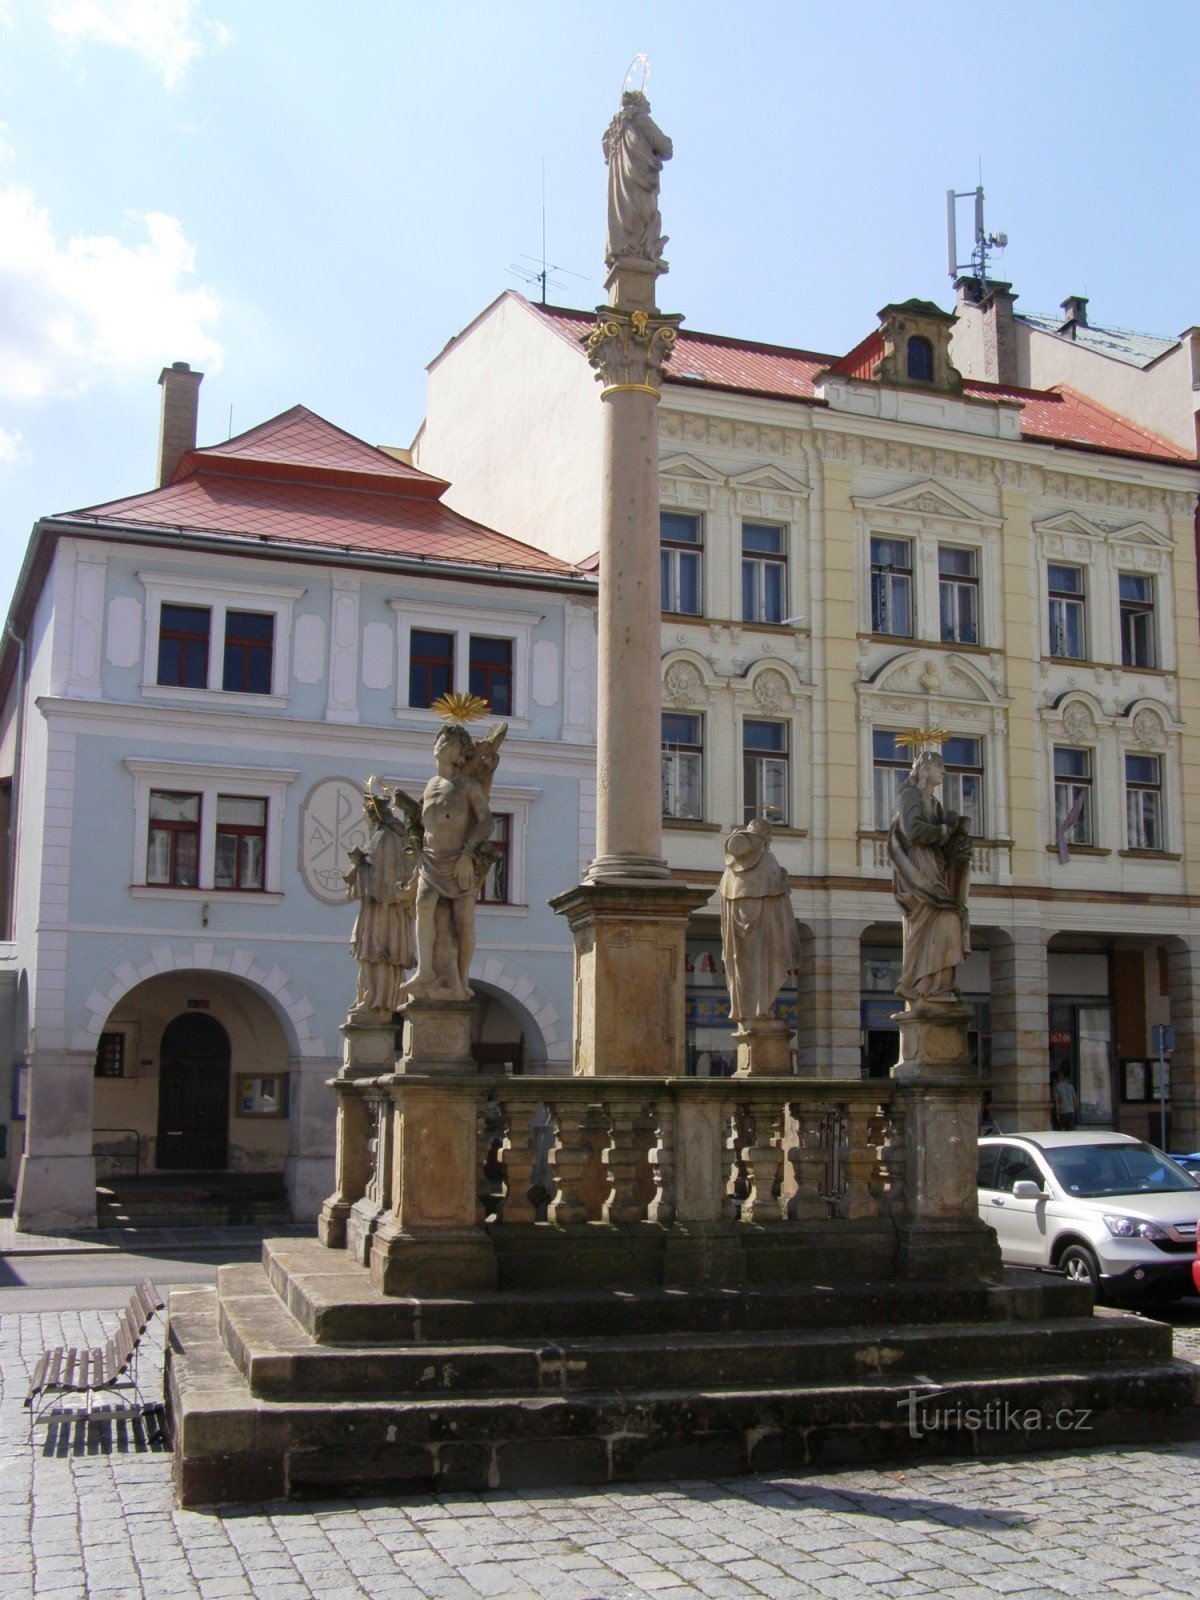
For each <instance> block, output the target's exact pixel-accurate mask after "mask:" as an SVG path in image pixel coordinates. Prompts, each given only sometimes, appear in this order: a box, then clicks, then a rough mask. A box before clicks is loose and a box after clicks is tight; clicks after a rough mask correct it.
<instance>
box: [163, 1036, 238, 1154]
mask: <svg viewBox="0 0 1200 1600" xmlns="http://www.w3.org/2000/svg"><path fill="white" fill-rule="evenodd" d="M158 1061H159V1067H158V1161H157V1165H158V1167H159V1168H160V1169H165V1170H170V1171H175V1170H179V1169H185V1170H186V1169H193V1170H195V1169H199V1170H202V1171H205V1172H212V1171H219V1170H221V1169H222V1168H223V1167H224V1166H225V1164H226V1161H227V1160H228V1156H229V1035H228V1034H227V1033H226V1032H225V1029H224V1028H223V1027H222V1026H221V1024H220V1023H219V1022H217V1021H215V1020H214V1019H213V1018H212V1017H206V1016H205V1015H204V1014H203V1013H202V1012H195V1011H189V1012H187V1013H185V1015H183V1016H182V1017H176V1018H175V1020H174V1022H169V1023H168V1024H167V1026H166V1028H165V1029H164V1030H163V1036H162V1046H161V1048H160V1049H159V1054H158Z"/></svg>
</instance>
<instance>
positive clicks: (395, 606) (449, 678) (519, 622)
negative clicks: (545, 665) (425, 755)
mask: <svg viewBox="0 0 1200 1600" xmlns="http://www.w3.org/2000/svg"><path fill="white" fill-rule="evenodd" d="M388 604H389V606H390V607H391V609H392V611H394V612H395V614H396V623H397V626H396V685H397V702H396V710H397V711H398V712H404V711H412V710H417V711H421V712H423V713H424V714H425V715H427V716H428V717H429V718H430V719H431V720H432V719H433V718H435V717H436V716H437V713H436V712H434V711H431V710H430V707H432V705H433V703H434V701H435V700H439V699H440V698H441V696H442V695H444V694H477V695H478V696H479V697H480V699H481V700H486V701H487V702H488V705H489V707H490V708H491V711H492V713H493V715H495V716H501V717H506V718H508V719H510V720H511V721H512V723H513V724H514V726H515V727H517V728H520V727H521V726H522V725H527V723H526V719H527V718H528V716H529V690H530V682H529V680H530V670H529V669H530V660H531V656H532V653H533V633H534V629H535V628H536V627H537V625H538V623H539V621H541V620H542V618H541V614H540V613H539V612H537V611H534V610H525V611H503V610H501V609H500V607H499V606H496V605H488V606H487V607H486V608H485V607H483V606H460V607H454V606H447V605H441V604H439V606H438V608H437V615H436V627H432V628H431V627H430V623H431V621H433V620H434V619H433V617H432V616H431V613H430V608H429V607H428V605H426V606H423V607H421V608H420V609H418V607H417V603H416V602H415V601H412V600H389V602H388Z"/></svg>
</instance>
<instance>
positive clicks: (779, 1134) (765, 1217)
mask: <svg viewBox="0 0 1200 1600" xmlns="http://www.w3.org/2000/svg"><path fill="white" fill-rule="evenodd" d="M747 1134H748V1140H749V1142H748V1143H747V1144H746V1145H745V1146H744V1147H743V1149H742V1160H743V1161H744V1162H745V1167H746V1173H747V1177H748V1179H749V1183H750V1192H749V1194H748V1195H747V1197H746V1203H745V1205H744V1206H743V1207H742V1221H743V1222H778V1221H779V1218H780V1206H779V1201H780V1193H781V1190H782V1187H783V1174H782V1172H781V1170H780V1169H781V1167H782V1165H783V1152H782V1144H783V1111H782V1108H781V1107H774V1106H770V1105H768V1104H759V1105H757V1106H754V1107H750V1108H748V1115H747Z"/></svg>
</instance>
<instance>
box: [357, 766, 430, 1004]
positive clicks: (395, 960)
mask: <svg viewBox="0 0 1200 1600" xmlns="http://www.w3.org/2000/svg"><path fill="white" fill-rule="evenodd" d="M377 782H378V780H377V779H375V778H372V779H371V780H370V781H369V783H368V784H367V787H366V788H365V789H364V790H363V810H364V812H365V813H366V817H367V823H368V825H369V827H370V829H371V832H370V834H369V836H368V838H367V842H366V844H365V845H363V846H362V847H361V848H358V849H354V850H351V852H350V870H349V872H347V873H346V874H345V878H346V886H347V887H346V898H347V899H348V900H357V901H358V918H357V920H356V921H355V924H354V935H353V939H352V941H351V945H350V948H351V950H352V951H353V952H354V958H355V960H356V961H357V962H358V991H357V993H356V994H355V996H354V1005H353V1007H352V1008H351V1011H350V1015H351V1017H363V1016H365V1015H367V1014H368V1013H369V1012H379V1011H382V1012H385V1013H386V1014H387V1015H388V1016H389V1017H390V1016H391V1014H392V1012H393V1011H397V1010H399V1008H400V1006H401V1005H402V1004H403V998H402V996H401V994H400V989H401V985H402V984H403V983H404V974H405V971H406V969H407V968H409V967H412V966H415V965H416V960H417V946H416V938H415V930H414V926H413V904H414V902H415V900H416V897H417V881H416V875H417V842H416V840H415V839H414V838H413V836H412V834H410V833H409V831H408V828H407V826H406V825H405V822H404V820H403V818H402V817H398V816H397V815H396V813H395V811H394V810H393V809H392V804H393V796H392V795H389V794H388V791H387V790H386V789H379V788H377V787H376V784H377Z"/></svg>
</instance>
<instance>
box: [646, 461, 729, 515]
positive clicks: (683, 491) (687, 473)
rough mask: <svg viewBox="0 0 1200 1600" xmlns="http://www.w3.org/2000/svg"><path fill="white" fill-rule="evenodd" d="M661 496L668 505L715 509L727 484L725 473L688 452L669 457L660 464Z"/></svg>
mask: <svg viewBox="0 0 1200 1600" xmlns="http://www.w3.org/2000/svg"><path fill="white" fill-rule="evenodd" d="M658 474H659V483H660V491H659V495H660V499H661V501H662V503H663V504H664V505H681V506H699V507H701V508H703V509H704V510H707V511H711V510H712V508H713V507H714V506H715V505H716V503H717V495H718V494H719V493H720V491H721V490H722V489H723V488H724V487H725V475H724V473H722V472H718V471H717V469H716V468H715V467H710V466H709V465H708V463H707V462H705V461H701V460H700V458H699V457H698V456H694V455H690V454H689V453H687V452H686V451H683V452H680V453H679V454H678V455H673V456H665V457H664V458H663V459H662V460H661V461H660V462H659V464H658Z"/></svg>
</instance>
